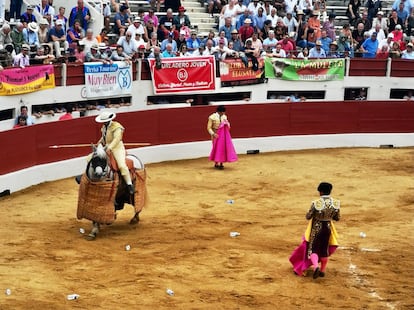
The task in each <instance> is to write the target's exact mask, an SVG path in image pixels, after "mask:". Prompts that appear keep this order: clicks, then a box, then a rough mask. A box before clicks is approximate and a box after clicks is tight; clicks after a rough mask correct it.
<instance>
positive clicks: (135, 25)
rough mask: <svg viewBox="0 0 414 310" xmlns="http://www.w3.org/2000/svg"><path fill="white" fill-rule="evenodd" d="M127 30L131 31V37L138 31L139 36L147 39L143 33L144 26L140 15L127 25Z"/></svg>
mask: <svg viewBox="0 0 414 310" xmlns="http://www.w3.org/2000/svg"><path fill="white" fill-rule="evenodd" d="M127 31H130V32H131V33H132V37H133V38H135V35H136V34H137V33H139V34H140V35H141V38H143V39H144V40H146V41H148V38H147V36H146V33H145V28H144V27H143V26H142V21H141V18H140V17H138V16H137V17H135V18H134V20H133V22H132V24H131V25H129V26H128V29H127Z"/></svg>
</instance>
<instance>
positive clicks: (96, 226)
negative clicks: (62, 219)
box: [86, 222, 100, 241]
mask: <svg viewBox="0 0 414 310" xmlns="http://www.w3.org/2000/svg"><path fill="white" fill-rule="evenodd" d="M99 228H100V225H99V223H97V222H93V227H92V230H91V232H90V233H89V234H88V235H87V236H86V240H88V241H92V240H95V239H96V235H97V234H98V233H99Z"/></svg>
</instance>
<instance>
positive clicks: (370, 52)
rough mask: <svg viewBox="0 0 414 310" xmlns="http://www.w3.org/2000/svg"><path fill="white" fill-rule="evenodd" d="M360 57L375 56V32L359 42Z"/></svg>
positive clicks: (376, 46) (376, 41)
mask: <svg viewBox="0 0 414 310" xmlns="http://www.w3.org/2000/svg"><path fill="white" fill-rule="evenodd" d="M361 50H362V53H363V54H362V58H375V55H376V54H377V50H378V40H377V33H376V32H373V33H372V35H371V37H370V38H368V39H366V40H365V41H364V43H362V44H361Z"/></svg>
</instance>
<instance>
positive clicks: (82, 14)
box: [69, 0, 91, 30]
mask: <svg viewBox="0 0 414 310" xmlns="http://www.w3.org/2000/svg"><path fill="white" fill-rule="evenodd" d="M90 19H91V13H90V12H89V9H88V8H87V7H86V6H85V5H84V3H83V0H78V2H77V6H75V7H73V8H72V10H71V11H70V15H69V27H72V26H73V24H74V23H75V20H79V21H80V23H81V26H82V28H83V29H84V30H86V29H88V24H89V21H90Z"/></svg>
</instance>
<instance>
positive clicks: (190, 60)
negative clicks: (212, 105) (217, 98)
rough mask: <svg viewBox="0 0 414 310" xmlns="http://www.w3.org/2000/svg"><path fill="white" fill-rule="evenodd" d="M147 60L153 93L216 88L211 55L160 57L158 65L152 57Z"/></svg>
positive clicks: (213, 61) (213, 63)
mask: <svg viewBox="0 0 414 310" xmlns="http://www.w3.org/2000/svg"><path fill="white" fill-rule="evenodd" d="M148 60H149V63H150V70H151V74H152V83H153V86H154V93H155V94H165V93H179V92H189V91H204V90H205V91H211V90H214V89H215V88H216V87H215V79H214V78H215V72H216V70H215V60H214V57H213V56H205V57H204V56H196V57H171V58H161V64H159V65H158V66H156V61H155V59H154V58H150V59H148Z"/></svg>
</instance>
